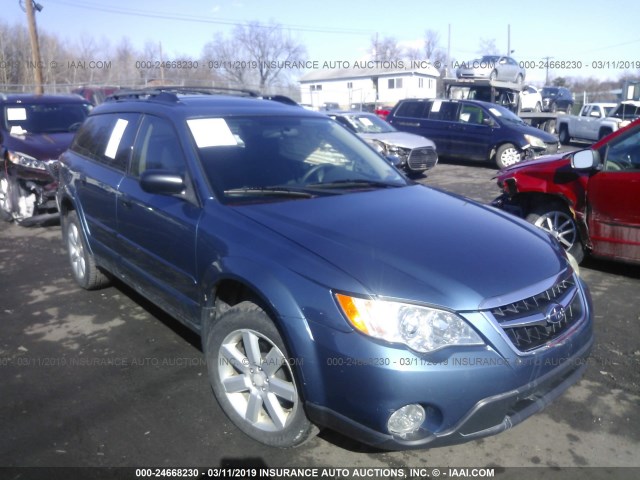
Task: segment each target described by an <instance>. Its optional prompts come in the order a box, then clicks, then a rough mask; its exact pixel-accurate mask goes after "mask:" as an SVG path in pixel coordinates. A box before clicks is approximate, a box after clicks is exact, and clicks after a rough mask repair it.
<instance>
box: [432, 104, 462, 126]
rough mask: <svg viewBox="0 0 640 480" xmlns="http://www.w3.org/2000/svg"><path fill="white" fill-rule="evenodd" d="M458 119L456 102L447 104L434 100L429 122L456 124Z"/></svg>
mask: <svg viewBox="0 0 640 480" xmlns="http://www.w3.org/2000/svg"><path fill="white" fill-rule="evenodd" d="M457 119H458V104H457V103H455V102H445V101H442V100H434V101H433V104H432V105H431V111H430V112H429V120H444V121H448V122H455V121H456V120H457Z"/></svg>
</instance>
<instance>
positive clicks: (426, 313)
mask: <svg viewBox="0 0 640 480" xmlns="http://www.w3.org/2000/svg"><path fill="white" fill-rule="evenodd" d="M335 296H336V300H337V301H338V304H339V305H340V308H341V309H342V311H343V313H344V314H345V316H346V317H347V319H348V320H349V322H350V323H351V324H352V325H353V326H354V327H355V328H356V329H357V330H359V331H360V332H362V333H364V334H366V335H369V336H371V337H375V338H379V339H381V340H386V341H387V342H392V343H402V344H404V345H407V346H408V347H409V348H411V349H412V350H415V351H417V352H421V353H428V352H434V351H436V350H439V349H441V348H445V347H449V346H453V345H484V342H483V341H482V339H481V338H480V337H479V336H478V334H477V333H476V332H475V331H474V330H473V329H472V328H471V326H469V324H467V322H465V321H464V320H463V319H462V318H460V317H459V316H458V315H456V314H454V313H451V312H447V311H445V310H440V309H437V308H430V307H422V306H418V305H411V304H408V303H401V302H392V301H388V300H375V299H370V298H359V297H351V296H349V295H343V294H340V293H337V294H336V295H335Z"/></svg>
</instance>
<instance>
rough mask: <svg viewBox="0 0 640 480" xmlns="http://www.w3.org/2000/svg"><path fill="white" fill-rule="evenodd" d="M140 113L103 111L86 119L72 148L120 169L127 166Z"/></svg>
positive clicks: (85, 155)
mask: <svg viewBox="0 0 640 480" xmlns="http://www.w3.org/2000/svg"><path fill="white" fill-rule="evenodd" d="M138 118H139V116H138V115H136V114H104V115H95V116H93V117H89V118H87V120H86V121H85V122H84V124H83V125H82V127H80V130H78V133H77V134H76V136H75V138H74V140H73V143H72V145H71V150H72V151H74V152H76V153H78V154H80V155H82V156H84V157H87V158H90V159H91V160H94V161H96V162H99V163H102V164H104V165H107V166H109V167H112V168H115V169H117V170H120V171H123V172H124V171H125V170H126V169H127V163H128V162H129V157H130V155H131V145H132V143H133V139H134V137H135V132H136V127H137V123H138Z"/></svg>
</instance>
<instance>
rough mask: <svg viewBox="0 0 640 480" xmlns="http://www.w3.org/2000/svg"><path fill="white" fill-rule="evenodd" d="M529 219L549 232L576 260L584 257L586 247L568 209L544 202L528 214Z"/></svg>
mask: <svg viewBox="0 0 640 480" xmlns="http://www.w3.org/2000/svg"><path fill="white" fill-rule="evenodd" d="M527 221H528V222H530V223H532V224H533V225H535V226H536V227H538V228H541V229H542V230H545V231H547V232H549V233H550V234H551V235H552V236H553V237H554V238H555V239H556V240H558V243H560V245H562V248H564V249H565V250H566V251H567V252H568V253H569V254H571V255H572V256H573V257H574V258H575V259H576V262H578V263H580V262H582V260H583V259H584V247H583V246H582V240H581V239H580V232H579V231H578V226H577V224H576V221H575V219H574V218H573V216H572V215H571V214H570V213H569V211H568V209H567V208H566V207H564V206H561V205H558V204H551V203H548V204H544V205H541V206H539V207H536V208H534V209H533V210H532V211H531V212H529V214H528V215H527Z"/></svg>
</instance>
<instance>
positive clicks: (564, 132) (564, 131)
mask: <svg viewBox="0 0 640 480" xmlns="http://www.w3.org/2000/svg"><path fill="white" fill-rule="evenodd" d="M558 140H560V143H561V144H562V145H569V144H570V143H571V137H570V136H569V128H568V127H567V126H566V125H562V126H561V127H560V131H559V132H558Z"/></svg>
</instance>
